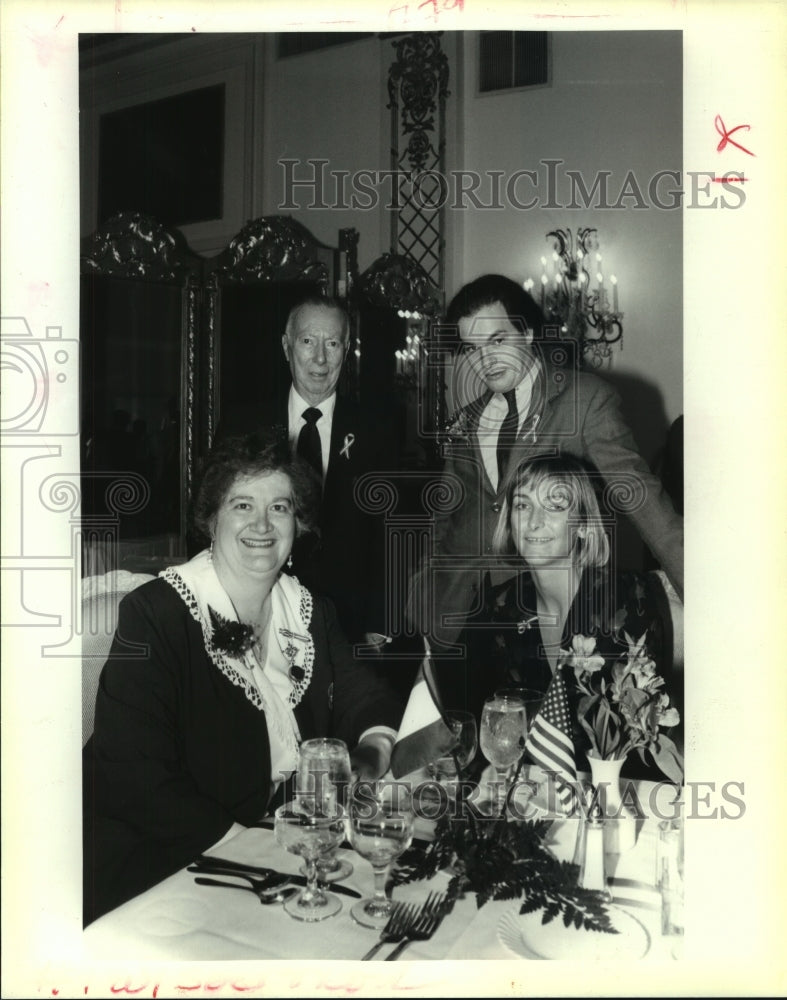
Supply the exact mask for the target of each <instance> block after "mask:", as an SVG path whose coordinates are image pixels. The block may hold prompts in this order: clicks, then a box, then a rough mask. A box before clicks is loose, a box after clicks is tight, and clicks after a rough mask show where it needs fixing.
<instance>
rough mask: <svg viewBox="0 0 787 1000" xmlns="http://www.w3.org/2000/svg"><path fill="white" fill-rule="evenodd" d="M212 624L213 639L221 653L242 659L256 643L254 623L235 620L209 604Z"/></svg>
mask: <svg viewBox="0 0 787 1000" xmlns="http://www.w3.org/2000/svg"><path fill="white" fill-rule="evenodd" d="M208 615H209V617H210V625H211V641H212V642H213V646H214V648H215V649H217V650H218V651H219V652H220V653H225V654H226V655H227V656H231V657H233V658H234V659H240V658H241V657H242V656H244V654H246V653H248V651H249V650H250V649H251V648H252V646H253V645H254V643H255V641H256V639H257V635H256V633H255V631H254V628H253V626H252V625H247V624H245V623H244V622H234V621H231V620H230V619H229V618H225V617H224V615H220V614H219V613H218V611H214V610H213V608H212V607H211V606H210V605H208Z"/></svg>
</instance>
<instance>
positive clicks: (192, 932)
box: [84, 819, 673, 961]
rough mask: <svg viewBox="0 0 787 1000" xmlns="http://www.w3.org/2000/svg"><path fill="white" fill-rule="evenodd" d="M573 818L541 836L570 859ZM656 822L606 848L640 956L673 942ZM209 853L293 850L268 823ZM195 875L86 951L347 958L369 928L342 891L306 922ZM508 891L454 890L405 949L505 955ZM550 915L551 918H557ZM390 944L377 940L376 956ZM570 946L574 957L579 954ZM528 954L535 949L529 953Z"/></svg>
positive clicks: (116, 922) (367, 879) (287, 860)
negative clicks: (336, 902) (626, 843)
mask: <svg viewBox="0 0 787 1000" xmlns="http://www.w3.org/2000/svg"><path fill="white" fill-rule="evenodd" d="M577 823H578V821H577V820H571V819H567V820H565V821H563V822H559V821H557V822H555V823H554V824H553V827H552V831H551V833H550V838H549V843H550V846H551V847H552V849H553V850H554V852H555V854H556V855H557V856H558V857H560V858H564V859H568V860H570V859H571V858H572V856H573V851H574V843H575V839H576V831H577ZM657 838H658V823H657V821H656V820H655V819H648V820H645V821H639V833H638V838H637V843H636V845H635V847H634V848H632V849H631V850H630V851H627V852H626V853H625V854H621V855H610V856H608V860H607V865H608V874H609V875H611V876H612V882H611V888H612V892H613V897H614V901H615V903H616V904H617V905H620V906H622V907H623V908H624V909H626V910H627V912H629V913H630V914H631V915H632V916H633V917H635V918H636V919H637V920H638V921H639V922H640V923H641V924H642V925H643V927H644V928H645V930H646V931H647V934H648V937H649V939H650V945H649V948H648V951H647V955H646V959H647V960H650V959H655V960H664V959H668V958H670V957H672V948H673V942H669V941H665V940H664V939H662V937H661V927H660V906H659V896H658V892H657V890H656V889H655V888H654V881H655V872H656V860H655V859H656V844H657ZM212 853H214V854H217V855H219V856H221V857H223V858H228V859H232V860H235V861H243V862H248V863H251V864H254V865H257V866H269V867H272V868H276V869H278V870H280V871H287V872H296V871H297V870H298V868H299V866H300V864H301V859H300V858H298V857H296V856H294V855H291V854H288V853H287V852H286V851H284V849H283V848H281V847H280V846H279V845H278V844H277V843H276V841H275V838H274V836H273V833H272V832H270V831H269V830H262V829H247V830H243V831H242V832H241V833H239V834H238V835H236V836H235V837H234V838H232V839H231V840H228V841H226V842H224V843H223V844H222V845H221V846H220V847H218V848H216V849H215V850H214V851H213V852H212ZM341 853H342V854H343V855H345V856H346V857H347V858H349V860H350V861H351V862H352V864H353V866H354V872H353V874H352V875H350V876H349V877H348V878H347V879H346V880H345V883H344V884H345V885H348V886H351V887H352V888H354V889H357V890H358V891H359V892H361V893H362V894H363V895H364V896H367V895H370V894H371V892H372V888H373V880H372V871H371V866H370V865H369V864H368V863H367V862H366V861H364V860H363V859H362V858H360V857H358V856H357V855H356V854H354V853H353V852H352V851H349V850H345V851H342V852H341ZM194 878H195V875H194V874H193V873H190V872H188V871H186V870H185V869H183V870H182V871H180V872H177V873H176V874H175V875H172V876H171V877H170V878H168V879H166V880H165V881H163V882H161V883H159V885H157V886H154V887H153V888H152V889H149V890H148V891H147V892H145V893H143V894H142V895H140V896H137V897H136V898H135V899H132V900H130V901H129V902H128V903H125V904H124V905H123V906H120V907H118V908H117V909H116V910H113V911H112V912H111V913H108V914H106V915H105V916H103V917H102V918H101V919H99V920H97V921H96V922H95V923H93V924H91V925H90V926H89V927H88V928H87V929H86V930H85V934H84V937H85V945H86V949H87V954H88V955H91V956H93V957H95V958H100V959H128V958H130V957H133V959H134V960H135V961H137V960H146V959H165V960H182V959H186V960H188V959H193V960H204V961H210V960H234V959H290V960H292V959H299V960H302V959H344V960H355V959H360V958H361V956H362V955H363V954H364V953H365V952H366V951H368V949H369V948H370V947H371V946H372V945H373V944H374V942H375V941H376V940H377V936H378V932H377V931H375V930H371V929H367V928H364V927H361V926H359V925H358V924H356V923H355V921H353V919H352V918H351V916H350V913H349V910H350V907H351V906H352V905H353V903H354V902H355V900H353V899H351V898H350V897H348V896H341V897H340V898H341V900H342V911H341V912H340V913H339V914H338V915H337V916H335V917H331V918H328V919H327V920H324V921H320V922H318V923H313V924H308V923H303V922H301V921H297V920H294V919H293V918H292V917H290V916H289V915H288V914H287V913H285V912H284V911H283V909H282V907H281V906H279V905H273V906H263V905H262V904H261V903H260V902H259V901H258V900H257V899H256V898H255V897H254V895H253V894H252V893H250V892H242V891H239V890H237V889H221V888H212V887H207V886H199V885H197V884H196V883H195V882H194ZM447 883H448V876H447V875H445V873H442V872H441V873H439V874H438V875H437V876H436V877H435V878H434V879H432V880H431V881H430V882H413V883H411V884H409V885H405V886H399V887H396V888H395V889H394V898H395V899H412V900H416V901H421V900H423V899H425V897H426V895H427V893H428V892H429V891H430V890H431V889H433V888H436V889H437V888H444V887H445V886H446V885H447ZM518 908H519V903H518V902H516V901H505V902H500V901H498V902H490V903H487V904H486V905H485V906H483V907H482V908H481V909H478V907H477V905H476V898H475V895H474V894H469V895H468V896H467V897H466V898H465V899H461V900H458V901H457V903H456V905H455V907H454V909H453V911H452V912H451V913H450V914H449V915H448V916H447V917H446V918H445V920H444V921H443V923H442V924H441V926H440V927H439V929H438V930H437V932H436V933H435V935H434V937H433V938H432V939H431V940H430V941H426V942H413V943H412V944H411V945H409V947H408V948H407V950H406V951H405V952H404V954H403V955H402V958H401V959H400V960H399V961H404V960H405V959H410V960H417V959H514V958H516V957H521V958H525V957H530V956H529V955H528V954H527V953H525V954H520V955H519V956H517V955H516V954H514V953H512V951H511V950H510V949H509V948H507V947H506V946H505V945H504V944H503V943H501V941H500V940H499V938H498V925H499V923H500V920H501V918H502V917H503V915H504V914H505V913H506V912H508V911H513V912H518ZM558 919H559V918H558ZM575 933H576V936H577V938H576V939H577V942H578V943H579V944H580V945H581V944H587V943H588V937H589V936H591V937H592V935H590V932H587V931H576V932H575ZM392 947H393V946H384V947H383V948H382V949H381V950H380V951H379V952H378V953H377V956H376V958H378V959H382V958H384V957H385V955H386V954H387V953H388V951H389V950H390V949H391V948H392ZM581 950H582V949H581V948H579V953H578V958H581V957H582V955H581ZM532 957H534V958H535V957H537V956H536V955H533V956H532Z"/></svg>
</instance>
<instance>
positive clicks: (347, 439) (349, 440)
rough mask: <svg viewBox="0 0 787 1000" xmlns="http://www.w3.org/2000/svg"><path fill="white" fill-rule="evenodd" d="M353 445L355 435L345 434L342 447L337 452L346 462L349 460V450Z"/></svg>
mask: <svg viewBox="0 0 787 1000" xmlns="http://www.w3.org/2000/svg"><path fill="white" fill-rule="evenodd" d="M354 444H355V435H354V434H345V436H344V447H343V448H342V450H341V451H340V452H339V454H340V455H344V457H345V458H346V459H347V461H348V462H349V460H350V448H351V447H352V446H353V445H354Z"/></svg>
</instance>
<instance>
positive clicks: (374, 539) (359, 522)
mask: <svg viewBox="0 0 787 1000" xmlns="http://www.w3.org/2000/svg"><path fill="white" fill-rule="evenodd" d="M287 389H288V391H287V393H285V394H284V395H283V396H280V397H277V398H276V399H274V400H269V401H268V402H267V403H266V401H264V400H261V401H260V404H259V405H251V404H244V405H243V406H242V407H238V408H236V409H234V410H231V411H230V412H229V413H227V415H226V418H225V417H224V416H222V419H221V423H220V426H219V428H218V432H217V437H218V436H220V435H221V436H226V435H229V434H246V433H250V432H252V431H254V430H257V429H259V428H261V427H270V426H272V425H280V426H281V427H283V428H285V429H286V428H287V426H288V419H287V417H288V415H287V405H288V399H289V386H288V387H287ZM389 469H394V470H395V469H396V445H395V438H394V436H393V433H392V431H391V429H390V428H389V427H388V426H387V425H386V424H385V423H384V422H383V421H381V420H380V419H379V417H375V418H372V417H370V416H369V415H368V414H365V413H364V412H363V411H362V410H361V408H360V407H359V406H358V404H357V403H356V402H355V400H353V399H350V398H348V397H346V396H339V395H337V397H336V407H335V409H334V412H333V421H332V424H331V443H330V451H329V458H328V471H327V473H326V474H325V479H324V485H323V495H322V509H321V515H320V527H321V538H320V540H319V542H317V543H315V544H311V545H309V544H307V545H304V546H296V548H295V550H294V551H293V567H292V572H293V573H294V574H295V575H296V576H297V577H298V579H299V580H300V581H301V583H303V584H304V585H305V586H306V587H308V588H309V589H310V590H312V591H314V592H315V593H319V594H325V595H326V596H328V597H330V598H332V599H333V601H334V603H335V605H336V610H337V613H338V616H339V621H340V623H341V625H342V628H343V629H344V631H345V633H346V635H347V637H348V638H349V639H350V640H351V641H354V642H355V641H359V640H360V639H362V637H363V634H364V633H365V632H380V633H383V634H384V633H385V628H386V620H385V600H386V584H387V574H386V563H385V546H384V540H385V536H384V530H385V525H384V523H383V518H382V515H380V514H373V513H370V512H368V511H366V510H363V509H361V507H360V506H359V504H358V502H357V500H356V497H355V495H354V490H355V484H356V482H357V481H358V479H359V478H360V477H361V476H363V475H364V474H365V473H368V472H384V471H386V470H389Z"/></svg>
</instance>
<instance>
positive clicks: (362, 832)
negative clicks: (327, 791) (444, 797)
mask: <svg viewBox="0 0 787 1000" xmlns="http://www.w3.org/2000/svg"><path fill="white" fill-rule="evenodd" d="M349 813H350V841H351V843H352V845H353V847H354V848H355V850H356V851H357V852H358V854H360V855H361V857H362V858H365V859H366V860H367V861H369V862H370V863H371V866H372V870H373V871H374V895H373V896H371V897H370V898H368V899H362V900H360V901H359V902H358V903H355V905H354V906H353V907H352V908H351V910H350V914H351V915H352V917H353V918H354V919H355V920H356V921H357V922H358V923H359V924H361V925H362V926H363V927H377V928H382V927H384V926H385V925H386V923H387V922H388V918H389V917H390V915H391V910H392V909H393V903H392V902H391V900H390V899H388V897H387V896H386V894H385V882H386V877H387V874H388V869H389V867H390V865H391V862H392V861H393V860H394V859H395V858H398V857H399V855H400V854H401V853H402V852H403V851H405V850H407V848H408V847H409V846H410V844H411V842H412V839H413V822H414V816H413V803H412V798H411V796H410V792H409V790H408V788H407V787H406V786H405V785H404V784H402V782H399V781H378V782H359V784H357V785H356V786H355V788H353V789H352V791H351V792H350V804H349Z"/></svg>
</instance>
